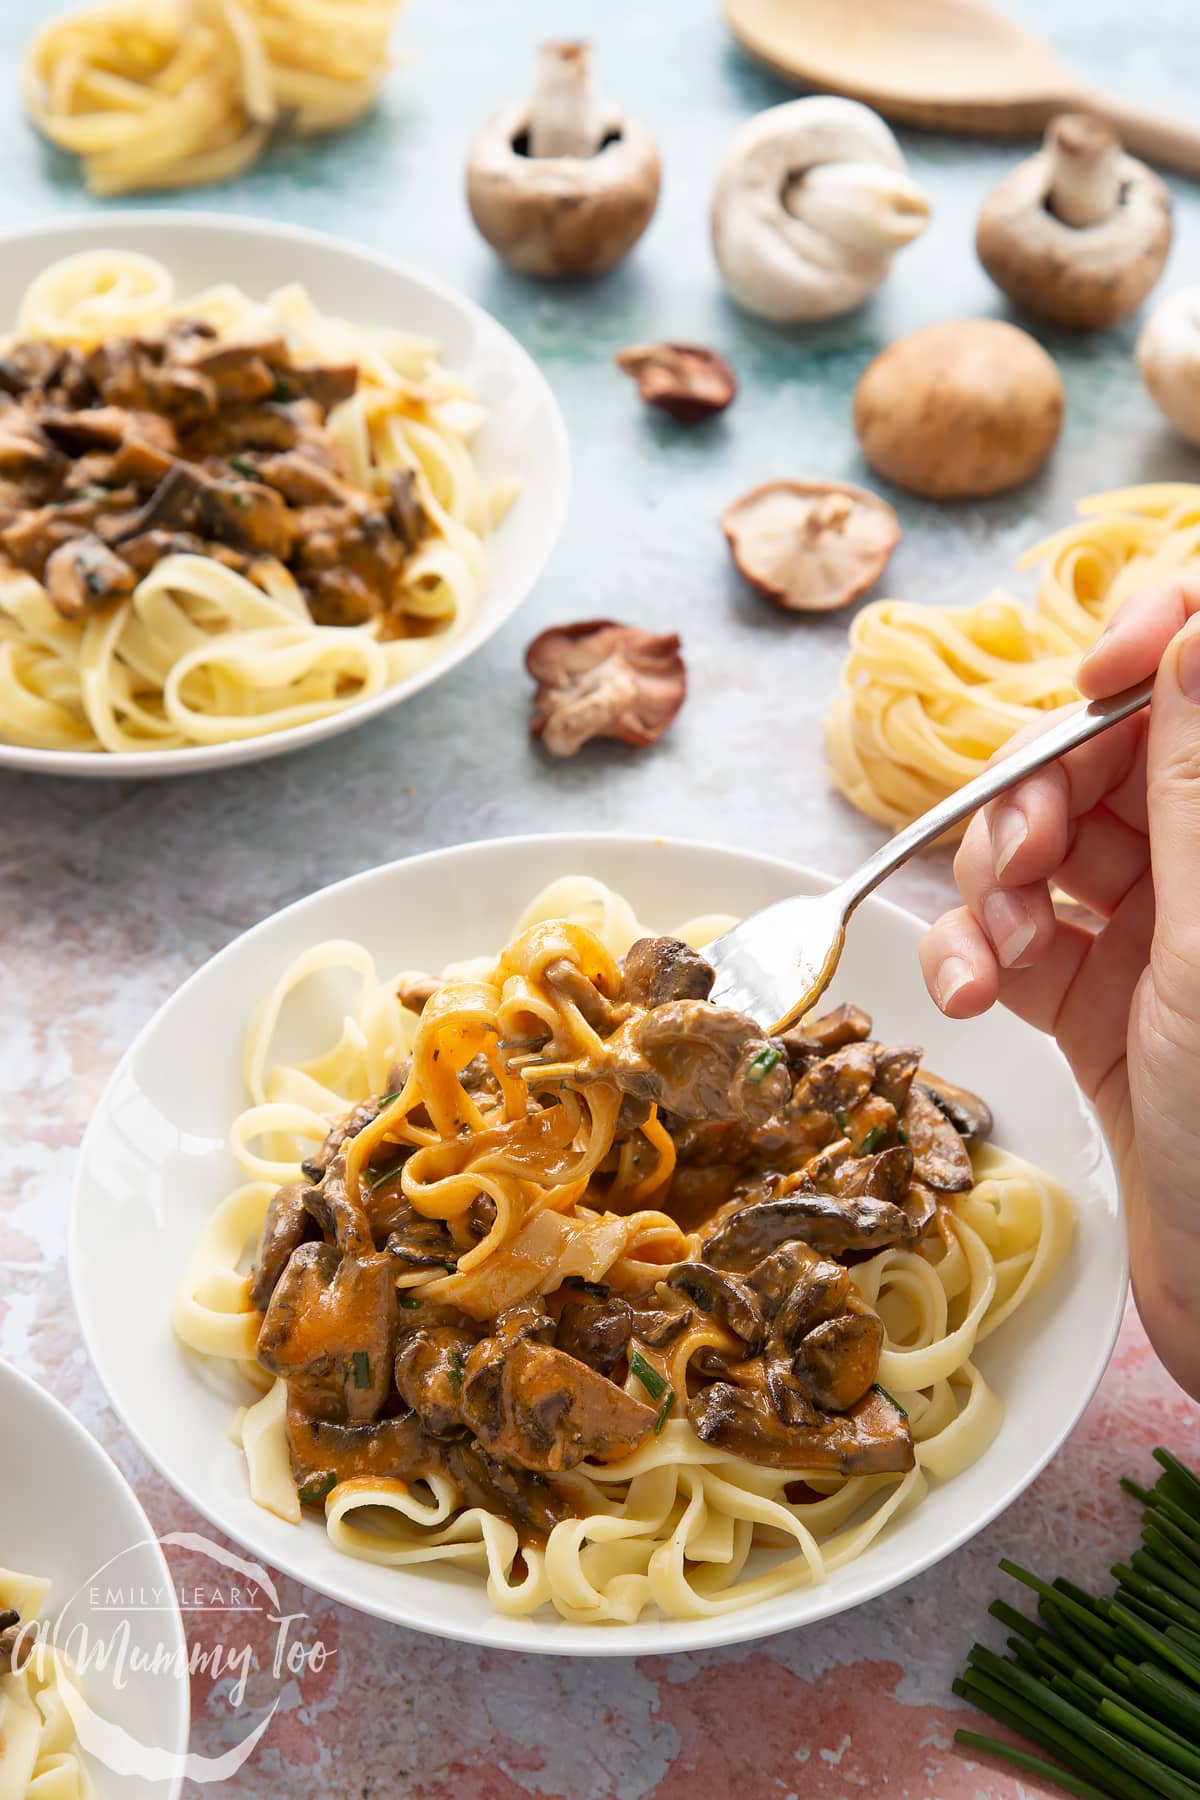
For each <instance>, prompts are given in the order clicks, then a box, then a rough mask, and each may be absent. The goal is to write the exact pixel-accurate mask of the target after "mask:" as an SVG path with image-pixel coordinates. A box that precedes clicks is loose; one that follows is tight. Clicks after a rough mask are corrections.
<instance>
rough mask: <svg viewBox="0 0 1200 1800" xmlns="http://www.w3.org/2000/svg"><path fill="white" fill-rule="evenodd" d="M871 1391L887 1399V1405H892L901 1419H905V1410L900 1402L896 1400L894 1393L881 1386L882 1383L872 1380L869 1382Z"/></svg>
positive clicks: (906, 1415)
mask: <svg viewBox="0 0 1200 1800" xmlns="http://www.w3.org/2000/svg"><path fill="white" fill-rule="evenodd" d="M871 1392H872V1393H874V1394H882V1395H883V1397H884V1399H885V1400H886V1401H887V1403H888V1405H889V1406H894V1407H895V1409H896V1411H897V1412H898V1413H899V1414H900V1417H901V1418H902V1419H907V1417H908V1414H907V1413H906V1412H905V1410H904V1408H903V1407H902V1406H901V1404H900V1402H899V1401H898V1400H897V1398H896V1396H895V1394H889V1393H888V1391H887V1389H886V1388H885V1387H884V1386H883V1384H882V1383H881V1382H878V1381H873V1382H872V1383H871Z"/></svg>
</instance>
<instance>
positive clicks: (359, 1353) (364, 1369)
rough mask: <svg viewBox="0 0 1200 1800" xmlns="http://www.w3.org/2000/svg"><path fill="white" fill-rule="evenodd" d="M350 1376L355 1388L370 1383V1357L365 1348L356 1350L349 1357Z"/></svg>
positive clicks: (367, 1385)
mask: <svg viewBox="0 0 1200 1800" xmlns="http://www.w3.org/2000/svg"><path fill="white" fill-rule="evenodd" d="M350 1363H351V1367H350V1376H351V1379H352V1381H353V1382H354V1385H355V1387H356V1388H369V1387H370V1385H371V1358H370V1356H369V1355H368V1354H367V1352H366V1351H365V1350H356V1351H355V1352H354V1355H353V1356H352V1357H351V1359H350Z"/></svg>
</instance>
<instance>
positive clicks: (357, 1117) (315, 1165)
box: [300, 1100, 380, 1181]
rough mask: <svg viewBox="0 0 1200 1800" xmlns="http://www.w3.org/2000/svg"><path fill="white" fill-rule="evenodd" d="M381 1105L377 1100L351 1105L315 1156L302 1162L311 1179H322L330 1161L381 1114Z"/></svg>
mask: <svg viewBox="0 0 1200 1800" xmlns="http://www.w3.org/2000/svg"><path fill="white" fill-rule="evenodd" d="M379 1111H380V1106H379V1102H378V1101H377V1100H364V1101H362V1103H361V1104H360V1105H358V1106H354V1107H351V1109H350V1111H349V1112H348V1113H346V1114H345V1116H344V1117H343V1118H341V1119H339V1120H338V1122H337V1124H336V1125H334V1126H332V1127H331V1128H330V1131H329V1134H328V1136H327V1137H326V1139H325V1142H324V1143H323V1144H322V1145H321V1148H320V1149H319V1150H318V1151H317V1153H316V1155H315V1156H309V1157H306V1158H305V1160H304V1161H303V1162H302V1163H301V1164H300V1167H301V1169H302V1170H303V1171H304V1173H305V1174H306V1175H307V1176H308V1179H309V1180H310V1181H320V1179H321V1177H322V1176H323V1175H324V1174H325V1171H326V1170H327V1169H328V1167H329V1165H330V1163H331V1162H332V1161H333V1159H334V1157H335V1156H336V1155H337V1154H338V1152H339V1150H341V1149H342V1148H343V1147H344V1145H346V1144H347V1143H349V1141H350V1139H351V1138H355V1137H357V1136H358V1134H359V1132H360V1131H362V1130H363V1128H364V1127H365V1126H367V1125H369V1124H370V1123H371V1121H372V1119H376V1118H378V1116H379Z"/></svg>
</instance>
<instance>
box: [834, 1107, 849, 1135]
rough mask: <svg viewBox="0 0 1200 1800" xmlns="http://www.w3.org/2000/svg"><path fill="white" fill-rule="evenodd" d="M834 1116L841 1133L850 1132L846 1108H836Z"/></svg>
mask: <svg viewBox="0 0 1200 1800" xmlns="http://www.w3.org/2000/svg"><path fill="white" fill-rule="evenodd" d="M833 1116H834V1118H835V1119H836V1120H837V1122H838V1130H839V1131H848V1130H849V1129H850V1121H849V1120H848V1119H847V1117H846V1109H845V1107H844V1106H838V1107H835V1108H834V1113H833Z"/></svg>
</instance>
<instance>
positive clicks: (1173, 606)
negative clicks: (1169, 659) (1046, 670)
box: [1076, 580, 1200, 700]
mask: <svg viewBox="0 0 1200 1800" xmlns="http://www.w3.org/2000/svg"><path fill="white" fill-rule="evenodd" d="M1198 612H1200V582H1197V581H1194V580H1191V581H1189V580H1184V581H1178V582H1171V583H1170V584H1165V585H1163V586H1161V587H1151V588H1143V589H1142V590H1141V591H1140V592H1139V593H1136V594H1131V595H1130V596H1129V598H1128V600H1126V601H1125V602H1124V604H1123V605H1122V606H1121V607H1120V608H1119V609H1118V610H1117V612H1115V613H1114V614H1113V617H1112V618H1111V620H1110V621H1109V623H1108V626H1107V627H1106V629H1105V631H1104V633H1103V635H1102V636H1100V637H1099V638H1097V640H1096V642H1095V643H1094V644H1093V645H1092V647H1091V649H1090V650H1089V651H1088V652H1087V653H1086V655H1085V656H1084V657H1083V660H1082V661H1081V662H1080V664H1079V671H1078V674H1077V676H1076V679H1077V681H1078V683H1079V690H1080V692H1081V693H1082V694H1083V695H1085V697H1086V698H1087V699H1089V700H1102V699H1103V698H1104V697H1105V696H1106V695H1108V694H1119V693H1120V692H1121V689H1122V688H1127V687H1132V686H1133V684H1134V682H1135V681H1145V680H1146V678H1147V676H1149V675H1153V673H1154V671H1155V669H1157V667H1158V665H1159V663H1160V662H1161V661H1162V656H1163V651H1164V650H1165V649H1166V647H1167V645H1168V644H1169V643H1170V641H1171V639H1172V638H1173V637H1174V636H1175V634H1176V632H1177V631H1182V629H1183V627H1184V626H1185V625H1186V624H1187V622H1188V620H1189V619H1190V618H1191V617H1192V615H1193V613H1198Z"/></svg>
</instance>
